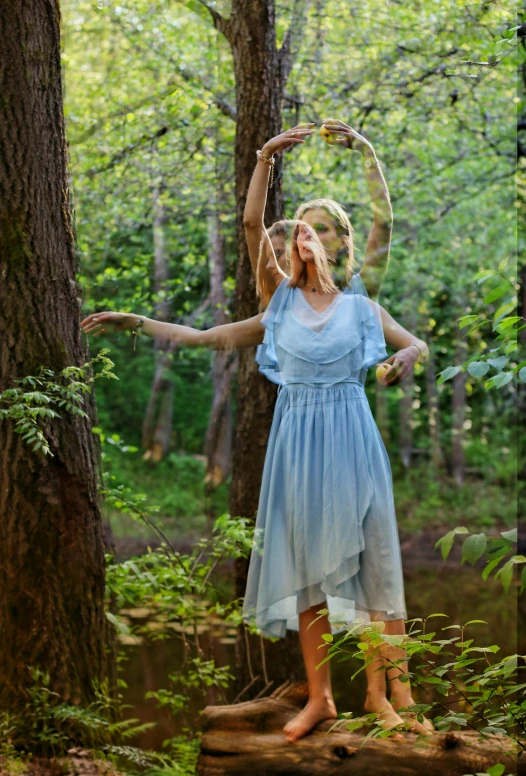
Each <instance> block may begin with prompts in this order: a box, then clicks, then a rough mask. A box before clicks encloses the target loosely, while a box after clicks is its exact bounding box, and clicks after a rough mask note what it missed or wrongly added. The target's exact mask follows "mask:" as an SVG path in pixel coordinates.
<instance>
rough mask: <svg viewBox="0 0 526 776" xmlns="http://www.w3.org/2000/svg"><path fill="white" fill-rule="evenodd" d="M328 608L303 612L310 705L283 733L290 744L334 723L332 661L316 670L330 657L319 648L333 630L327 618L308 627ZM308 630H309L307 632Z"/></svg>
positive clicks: (322, 605)
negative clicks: (321, 724) (330, 721)
mask: <svg viewBox="0 0 526 776" xmlns="http://www.w3.org/2000/svg"><path fill="white" fill-rule="evenodd" d="M324 608H326V604H325V603H321V604H316V606H311V608H310V609H307V610H306V611H304V612H300V615H299V625H300V643H301V651H302V653H303V662H304V664H305V672H306V674H307V681H308V683H309V701H308V703H307V705H306V706H305V708H304V709H303V710H302V711H300V713H299V714H298V715H297V716H296V717H294V719H291V721H290V722H288V723H287V724H286V725H285V727H284V728H283V732H284V733H285V736H286V738H287V741H296V739H298V738H301V736H304V735H305V734H306V733H308V732H309V731H310V730H312V728H313V727H314V726H315V725H317V723H318V722H321V720H323V719H335V718H336V716H337V714H336V706H335V704H334V699H333V697H332V688H331V674H330V660H328V661H327V662H326V663H324V664H323V665H322V666H321V667H320V668H319V669H318V671H317V670H316V666H317V665H318V663H319V662H320V661H321V660H323V658H324V657H325V656H326V655H327V648H328V647H322V648H319V647H320V644H323V639H322V634H323V633H330V632H331V626H330V624H329V621H328V619H327V616H326V615H325V616H324V617H320V619H319V620H318V621H317V622H315V623H314V624H313V625H312V626H311V627H310V628H308V626H309V624H310V623H311V622H313V620H315V619H316V618H317V616H318V615H317V614H316V612H318V611H319V610H320V609H324ZM307 628H308V630H307Z"/></svg>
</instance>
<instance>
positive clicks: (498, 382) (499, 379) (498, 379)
mask: <svg viewBox="0 0 526 776" xmlns="http://www.w3.org/2000/svg"><path fill="white" fill-rule="evenodd" d="M511 380H513V372H499V374H498V375H495V377H494V378H493V384H494V385H495V387H496V388H502V387H503V386H505V385H507V384H508V383H509V382H511Z"/></svg>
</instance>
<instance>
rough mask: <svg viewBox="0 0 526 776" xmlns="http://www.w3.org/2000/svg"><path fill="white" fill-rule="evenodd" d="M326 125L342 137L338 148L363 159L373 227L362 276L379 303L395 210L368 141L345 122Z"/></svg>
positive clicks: (337, 142)
mask: <svg viewBox="0 0 526 776" xmlns="http://www.w3.org/2000/svg"><path fill="white" fill-rule="evenodd" d="M323 125H324V126H325V127H327V129H328V130H329V131H330V132H335V133H338V135H340V137H338V139H337V140H336V141H334V142H335V143H336V144H339V145H344V146H345V147H346V148H349V149H351V150H352V151H359V152H360V153H361V155H362V158H363V164H364V170H365V178H366V181H367V187H368V189H369V195H370V197H371V207H372V210H373V225H372V227H371V231H370V232H369V237H368V239H367V244H366V247H365V257H364V261H363V266H362V269H361V271H360V276H361V277H362V279H363V282H364V284H365V287H366V289H367V293H368V294H369V296H370V298H371V299H377V298H378V295H379V294H380V287H381V285H382V280H383V278H384V275H385V272H386V270H387V264H388V261H389V251H390V248H391V234H392V230H393V210H392V207H391V200H390V198H389V190H388V188H387V184H386V182H385V178H384V176H383V173H382V170H381V169H380V166H379V165H378V160H377V159H376V155H375V153H374V149H373V146H372V145H371V143H370V142H369V141H368V140H366V139H365V138H364V137H362V135H360V134H358V132H356V131H355V130H354V129H352V128H351V127H349V126H348V125H347V124H345V123H344V122H343V121H337V120H332V119H331V120H329V119H327V120H326V121H324V122H323Z"/></svg>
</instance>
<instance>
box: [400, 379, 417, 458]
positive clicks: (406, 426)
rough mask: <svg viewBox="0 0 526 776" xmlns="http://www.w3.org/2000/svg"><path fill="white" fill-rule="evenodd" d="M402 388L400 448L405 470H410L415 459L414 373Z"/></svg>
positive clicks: (403, 381) (403, 382) (401, 384)
mask: <svg viewBox="0 0 526 776" xmlns="http://www.w3.org/2000/svg"><path fill="white" fill-rule="evenodd" d="M400 388H401V389H402V391H403V396H402V398H401V399H400V403H399V409H398V422H399V428H398V446H399V449H400V458H401V459H402V464H403V466H404V469H409V468H410V467H411V463H412V458H413V395H414V389H415V376H414V373H413V372H411V373H410V374H409V375H408V376H407V377H406V378H405V380H402V381H401V382H400Z"/></svg>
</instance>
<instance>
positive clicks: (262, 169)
mask: <svg viewBox="0 0 526 776" xmlns="http://www.w3.org/2000/svg"><path fill="white" fill-rule="evenodd" d="M312 127H314V124H298V126H296V127H292V129H287V130H286V131H285V132H282V133H281V135H277V136H276V137H273V138H272V139H271V140H269V141H268V142H267V143H265V145H264V146H263V148H262V149H261V154H260V156H259V158H258V161H257V164H256V168H255V170H254V174H253V176H252V180H251V181H250V186H249V188H248V193H247V201H246V204H245V213H244V218H243V224H244V227H245V236H246V239H247V245H248V253H249V256H250V263H251V265H252V270H253V272H254V274H256V273H257V266H258V256H259V246H260V243H261V238H262V236H263V232H264V228H265V227H264V223H263V217H264V214H265V205H266V203H267V190H268V185H269V178H270V170H271V167H272V165H271V164H270V163H269V162H268V161H265V160H266V159H268V160H270V159H272V158H273V156H274V154H277V153H281V152H282V151H286V150H287V148H291V147H292V146H293V145H297V144H298V143H304V142H305V139H306V138H307V137H308V136H309V135H311V134H312V132H313V129H312ZM268 282H269V285H270V286H272V284H273V280H272V277H271V276H270V273H269V279H268Z"/></svg>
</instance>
